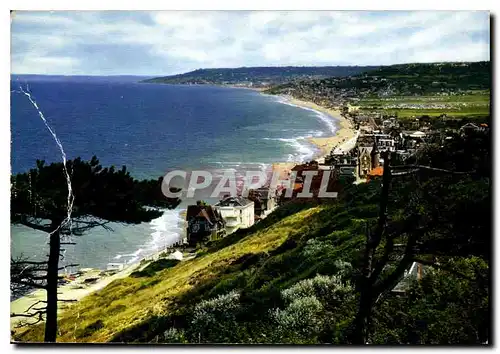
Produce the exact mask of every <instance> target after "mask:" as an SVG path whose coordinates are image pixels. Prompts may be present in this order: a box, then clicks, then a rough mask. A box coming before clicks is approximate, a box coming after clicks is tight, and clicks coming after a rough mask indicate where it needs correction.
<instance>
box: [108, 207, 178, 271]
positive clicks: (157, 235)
mask: <svg viewBox="0 0 500 354" xmlns="http://www.w3.org/2000/svg"><path fill="white" fill-rule="evenodd" d="M180 213H181V210H176V209H174V210H168V209H167V210H164V211H163V215H162V216H160V217H159V218H157V219H154V220H152V221H151V222H150V223H149V226H150V230H151V231H152V232H151V234H150V239H149V240H148V241H147V242H146V243H145V244H144V245H141V246H140V248H139V249H137V250H136V251H135V252H133V253H129V254H118V255H116V256H115V257H114V259H116V260H120V259H122V258H126V259H125V261H124V263H126V264H131V263H134V262H137V261H138V260H140V259H142V258H144V257H146V256H148V255H151V254H153V253H156V252H159V251H161V250H164V249H166V248H167V247H169V246H172V245H173V244H174V243H176V242H179V241H182V235H183V234H182V232H183V228H182V217H181V215H180ZM127 258H128V259H127Z"/></svg>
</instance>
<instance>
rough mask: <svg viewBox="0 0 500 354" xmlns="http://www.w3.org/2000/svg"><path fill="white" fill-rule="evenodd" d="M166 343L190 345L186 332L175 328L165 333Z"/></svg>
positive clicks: (164, 339)
mask: <svg viewBox="0 0 500 354" xmlns="http://www.w3.org/2000/svg"><path fill="white" fill-rule="evenodd" d="M163 342H164V343H188V341H187V339H186V336H185V334H184V331H183V330H182V329H181V330H179V329H177V328H175V327H172V328H169V329H168V330H166V331H165V333H163Z"/></svg>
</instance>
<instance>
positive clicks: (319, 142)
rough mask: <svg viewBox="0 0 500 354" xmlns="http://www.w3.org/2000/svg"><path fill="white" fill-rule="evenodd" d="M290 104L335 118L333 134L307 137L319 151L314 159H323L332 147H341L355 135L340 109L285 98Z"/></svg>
mask: <svg viewBox="0 0 500 354" xmlns="http://www.w3.org/2000/svg"><path fill="white" fill-rule="evenodd" d="M287 99H288V101H289V102H290V103H291V104H294V105H297V106H300V107H305V108H310V109H313V110H315V111H318V112H321V113H325V114H326V115H327V116H328V117H329V118H330V119H332V120H335V123H337V124H336V126H337V130H336V132H335V135H333V136H325V137H309V138H307V141H309V142H310V143H311V144H313V145H315V146H316V147H317V148H318V149H319V150H320V152H319V153H318V154H316V155H314V156H313V159H314V160H317V159H323V158H325V157H326V156H328V155H329V154H330V152H331V151H332V150H333V149H334V148H341V147H342V146H343V145H344V144H346V143H348V142H349V141H351V140H352V139H353V138H354V137H355V136H356V130H355V129H354V127H353V126H352V123H351V122H350V121H349V120H348V119H346V118H345V117H343V116H342V115H341V112H340V110H338V109H332V108H326V107H323V106H320V105H318V104H316V103H314V102H309V101H303V100H299V99H296V98H287Z"/></svg>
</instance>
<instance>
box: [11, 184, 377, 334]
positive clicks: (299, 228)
mask: <svg viewBox="0 0 500 354" xmlns="http://www.w3.org/2000/svg"><path fill="white" fill-rule="evenodd" d="M361 188H362V189H364V192H361V193H362V195H363V196H362V198H358V199H357V200H356V203H355V204H353V205H352V206H351V207H349V205H350V204H349V202H342V203H333V204H327V205H319V206H318V205H316V206H314V205H301V206H294V205H292V206H291V207H290V206H289V207H284V208H280V209H278V210H277V211H276V212H274V213H273V214H271V215H270V216H269V217H268V218H266V219H265V220H264V221H263V222H261V223H259V224H257V225H255V226H254V227H253V228H252V229H250V230H248V231H246V230H242V231H241V232H237V233H235V234H233V235H231V236H229V237H227V238H226V239H223V240H221V241H219V242H218V243H216V244H215V245H212V247H211V248H209V249H206V250H205V251H204V252H203V253H200V255H199V256H198V257H197V258H195V259H193V260H190V261H186V262H181V263H180V264H178V265H176V266H174V267H172V268H168V269H165V270H163V271H160V272H158V273H156V274H155V275H154V276H152V277H139V278H134V277H129V278H125V279H122V280H119V281H115V282H113V283H111V284H110V285H108V286H107V287H106V288H104V289H102V290H101V291H99V292H97V293H94V294H92V295H90V296H88V297H86V298H84V299H83V300H82V301H80V302H79V303H77V304H75V305H74V306H73V307H71V308H70V309H68V310H67V311H66V312H65V313H64V314H63V315H62V316H61V318H60V321H59V330H60V335H59V337H58V341H60V342H106V341H127V342H129V341H149V340H151V336H153V335H155V333H156V332H155V331H157V332H158V331H159V333H162V331H164V330H165V329H166V328H163V327H162V328H159V329H158V330H157V329H154V327H155V326H156V327H158V324H157V323H156V322H158V321H157V320H158V318H160V319H161V318H165V317H168V316H170V315H171V314H173V313H178V312H179V311H181V312H182V311H184V310H185V308H187V307H189V306H192V305H194V304H196V303H197V302H199V301H201V300H203V299H207V298H211V297H214V296H217V295H219V294H224V293H227V292H228V291H230V290H231V289H234V288H236V287H237V288H239V289H245V290H247V291H250V292H252V291H257V292H259V291H263V292H264V294H267V293H266V292H274V291H278V292H279V290H280V289H283V288H285V287H288V286H290V285H291V284H294V283H295V282H297V281H299V280H301V279H305V278H308V277H311V276H314V275H316V274H328V273H329V272H331V271H333V269H332V264H333V262H334V261H335V260H337V259H346V257H347V258H348V259H349V260H352V259H353V255H354V254H357V250H358V249H359V246H360V243H362V242H363V239H364V236H363V235H364V231H365V223H366V220H367V219H373V218H375V217H376V211H377V207H376V204H373V198H375V199H376V198H377V195H378V188H377V186H376V185H375V183H370V184H369V185H365V186H361ZM368 200H370V203H366V202H367V201H368ZM346 203H347V204H346ZM312 238H315V239H317V240H318V241H319V240H321V242H327V243H328V244H329V245H330V246H331V247H333V248H330V249H333V251H332V252H330V253H329V256H328V257H324V256H322V257H320V258H318V259H309V258H308V257H307V258H305V257H304V256H303V255H302V254H303V253H302V250H303V248H304V244H305V243H306V241H307V240H309V239H312ZM285 241H286V242H285ZM252 255H256V257H254V258H256V259H259V261H258V262H257V264H251V265H250V266H248V264H245V260H246V259H248V258H249V257H250V258H252ZM246 263H249V262H246ZM250 263H253V261H251V262H250ZM249 267H250V268H252V267H253V269H251V271H248V269H247V271H245V270H244V269H245V268H249ZM259 296H260V295H259ZM159 326H160V327H161V326H166V325H164V324H161V325H159ZM42 338H43V326H37V327H35V328H31V329H29V330H28V331H27V332H25V333H23V334H21V335H20V337H19V338H16V339H18V340H21V341H40V340H41V339H42Z"/></svg>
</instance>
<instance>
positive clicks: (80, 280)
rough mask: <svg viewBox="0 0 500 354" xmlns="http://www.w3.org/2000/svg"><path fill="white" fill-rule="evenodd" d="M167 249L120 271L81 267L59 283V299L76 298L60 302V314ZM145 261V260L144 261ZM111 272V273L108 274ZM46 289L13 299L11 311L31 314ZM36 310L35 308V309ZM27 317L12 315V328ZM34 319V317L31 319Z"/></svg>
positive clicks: (126, 275) (138, 268)
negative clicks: (87, 280)
mask: <svg viewBox="0 0 500 354" xmlns="http://www.w3.org/2000/svg"><path fill="white" fill-rule="evenodd" d="M165 252H166V250H164V249H162V250H158V251H157V252H154V253H152V254H150V255H148V256H145V257H143V258H141V259H140V260H138V261H136V262H134V263H131V264H130V265H128V266H127V267H125V268H124V269H122V270H120V271H116V272H114V273H110V271H108V270H102V269H98V268H84V269H81V270H80V272H82V273H83V274H81V275H79V276H77V277H76V278H75V279H74V280H73V281H70V282H69V283H67V284H64V285H59V286H58V288H57V293H58V299H59V300H76V301H72V302H63V301H61V302H59V304H58V309H57V311H58V314H61V313H62V312H63V311H65V310H66V309H67V308H69V307H70V306H72V304H75V303H77V302H79V301H80V300H81V299H82V298H84V297H86V296H88V295H91V294H93V293H96V292H98V291H99V290H101V289H103V288H104V287H106V286H107V285H109V284H110V283H111V282H113V281H115V280H118V279H123V278H126V277H128V276H130V274H132V273H133V272H134V271H136V270H140V269H141V268H143V267H145V266H147V265H148V264H149V263H150V262H152V261H155V260H157V259H159V258H160V257H159V256H160V255H161V254H162V253H165ZM189 259H190V258H189V257H184V259H183V260H189ZM144 261H145V262H144ZM106 273H109V274H106ZM92 278H98V279H97V280H96V281H95V282H91V283H89V284H86V283H85V280H86V279H92ZM46 294H47V293H46V291H45V290H44V289H37V290H34V291H32V292H30V293H27V294H25V295H23V296H21V297H19V298H17V299H15V300H13V301H11V302H10V312H11V313H16V314H29V313H31V311H29V312H25V311H27V310H28V309H29V308H30V306H31V307H36V306H34V304H36V303H37V302H38V301H45V300H46ZM33 311H34V310H33ZM23 319H25V318H24V317H11V318H10V329H11V330H14V331H15V330H17V329H16V328H15V326H16V325H17V324H18V323H19V322H20V321H22V320H23ZM31 320H33V319H31ZM27 328H29V326H28V327H23V328H19V329H18V330H19V331H21V332H22V331H24V330H25V329H27Z"/></svg>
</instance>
